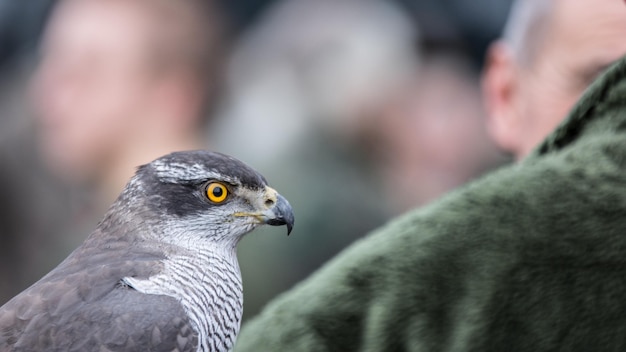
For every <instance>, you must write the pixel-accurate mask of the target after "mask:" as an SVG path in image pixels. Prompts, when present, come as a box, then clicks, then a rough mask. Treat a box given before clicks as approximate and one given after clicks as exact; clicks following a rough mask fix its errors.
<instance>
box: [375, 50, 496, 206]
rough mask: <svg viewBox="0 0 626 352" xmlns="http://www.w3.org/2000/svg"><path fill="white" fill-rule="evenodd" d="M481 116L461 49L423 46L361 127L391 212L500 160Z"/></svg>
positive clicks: (477, 86)
mask: <svg viewBox="0 0 626 352" xmlns="http://www.w3.org/2000/svg"><path fill="white" fill-rule="evenodd" d="M450 102H454V103H453V104H451V103H450ZM484 118H485V111H484V108H483V106H482V105H481V98H480V84H479V79H478V74H477V73H476V72H475V69H473V68H472V67H471V66H470V63H469V60H468V59H467V57H466V56H465V54H464V53H463V51H462V50H460V49H453V48H447V49H442V48H437V49H428V51H424V52H423V54H422V59H421V60H420V67H419V70H417V72H416V73H415V74H414V75H413V78H412V79H411V80H410V81H409V82H407V84H406V85H405V86H402V87H400V88H399V89H398V93H397V94H395V95H394V96H392V97H391V99H390V101H389V102H388V103H387V104H385V106H384V107H383V108H382V110H381V112H380V114H379V115H378V116H375V117H373V118H371V119H370V121H369V122H368V124H369V127H368V128H367V129H369V130H370V131H369V132H367V133H365V139H366V140H368V144H369V145H370V148H371V149H373V151H372V153H373V154H374V155H375V159H376V161H377V164H378V166H377V167H376V170H377V171H378V172H379V173H381V176H380V177H379V179H380V180H381V181H382V184H383V187H384V194H385V195H386V197H387V198H388V199H389V203H390V206H391V207H392V209H393V211H394V213H395V214H400V213H403V212H405V211H407V210H409V209H411V208H413V207H416V206H423V205H425V204H427V203H430V202H431V201H433V200H435V199H437V198H439V197H440V196H441V195H443V194H444V193H446V192H448V191H450V190H452V189H454V188H456V187H458V186H460V185H462V184H463V183H465V182H467V181H469V180H471V179H472V178H474V177H476V176H478V175H480V174H482V173H483V172H485V171H486V170H489V169H491V168H493V167H495V166H496V165H498V164H500V163H502V162H503V161H504V158H503V157H502V155H501V153H500V152H499V151H498V149H497V147H496V146H495V144H494V143H493V142H491V140H490V139H489V137H488V135H487V129H486V128H485V122H484Z"/></svg>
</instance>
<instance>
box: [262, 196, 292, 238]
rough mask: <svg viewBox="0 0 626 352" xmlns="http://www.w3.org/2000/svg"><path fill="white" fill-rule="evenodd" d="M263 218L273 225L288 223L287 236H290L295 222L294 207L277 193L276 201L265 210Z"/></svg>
mask: <svg viewBox="0 0 626 352" xmlns="http://www.w3.org/2000/svg"><path fill="white" fill-rule="evenodd" d="M263 220H264V222H265V223H266V224H268V225H271V226H282V225H287V236H289V234H290V233H291V230H292V229H293V223H294V216H293V209H291V205H289V202H288V201H287V199H285V197H283V196H281V195H280V194H276V202H275V203H274V205H273V206H272V207H271V208H269V209H267V210H266V211H264V212H263Z"/></svg>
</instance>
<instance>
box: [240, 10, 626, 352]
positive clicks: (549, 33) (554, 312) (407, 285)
mask: <svg viewBox="0 0 626 352" xmlns="http://www.w3.org/2000/svg"><path fill="white" fill-rule="evenodd" d="M512 28H516V31H514V32H515V33H516V34H517V35H516V36H511V35H512V34H511V33H512V32H511V31H512V30H513V29H512ZM625 35H626V6H624V3H623V2H621V1H619V2H618V1H608V0H607V1H592V0H584V1H576V2H574V1H567V0H553V1H545V0H537V1H530V0H518V1H517V3H516V5H515V6H514V7H513V10H512V12H511V15H510V18H509V22H508V27H507V31H506V32H505V36H504V38H503V41H502V42H500V43H501V44H496V46H495V47H494V49H492V50H494V52H492V54H491V56H490V61H489V64H488V67H487V68H486V73H485V80H484V86H485V99H486V101H487V105H488V106H487V107H488V109H489V113H490V121H489V124H488V127H489V129H490V132H491V133H492V134H493V135H494V138H495V140H496V142H497V143H498V144H499V145H501V146H502V147H503V148H505V149H507V150H510V151H511V152H512V153H513V154H514V155H515V157H516V158H517V159H518V160H519V162H518V163H517V164H515V165H511V166H510V167H507V168H502V169H500V170H498V171H496V172H494V173H491V174H489V175H487V176H486V177H483V178H481V179H479V180H477V181H475V182H472V183H471V184H469V185H467V186H465V187H462V188H460V189H457V190H456V191H454V192H453V193H451V194H449V195H448V196H446V197H444V198H442V199H440V200H438V201H436V202H434V203H432V204H431V205H429V206H427V207H424V208H422V209H419V210H415V211H412V212H410V213H408V214H407V215H405V216H403V217H401V218H399V219H397V220H395V221H393V222H392V223H390V224H389V225H387V226H385V227H383V228H381V229H380V230H378V231H375V232H374V233H373V234H371V235H370V236H369V237H367V238H365V239H363V240H361V241H359V242H358V243H356V244H355V245H353V246H351V247H350V248H348V249H347V250H346V251H344V252H343V253H342V254H340V255H339V256H337V257H336V258H334V259H333V260H332V261H330V262H329V263H328V264H327V265H326V266H325V267H323V268H322V269H321V270H319V271H318V272H316V273H315V274H313V275H312V276H311V277H310V278H309V279H307V280H306V281H304V282H302V283H300V284H299V285H298V286H296V287H295V288H294V289H292V290H291V291H290V292H287V293H285V294H283V295H281V296H280V297H279V298H277V299H276V300H275V301H273V302H271V303H270V304H269V305H268V306H267V307H266V308H265V309H264V311H263V312H262V313H261V315H260V316H258V317H257V318H255V319H253V320H252V321H250V322H248V323H247V324H246V325H245V326H244V328H243V329H242V332H241V334H240V336H239V338H238V341H237V345H236V348H235V350H236V351H281V350H289V351H326V350H364V351H389V350H411V351H422V350H427V351H448V350H454V351H533V352H534V351H554V350H567V351H616V350H623V349H624V348H626V343H625V340H624V339H623V336H624V328H623V327H624V324H625V323H626V318H625V317H624V314H623V312H624V310H625V309H626V305H625V304H624V302H623V300H622V299H621V298H622V297H623V296H624V295H625V294H626V282H625V281H624V277H625V275H626V260H625V259H624V258H626V242H625V241H624V236H623V233H622V232H623V229H624V228H626V221H625V220H624V217H623V213H624V211H626V179H625V178H624V177H623V174H624V171H626V170H625V168H626V164H625V163H624V160H626V138H625V136H624V134H623V133H622V132H623V128H624V126H625V125H626V102H625V101H624V99H623V97H624V95H626V57H623V55H624V54H625V53H626V41H624V40H623V38H624V37H625ZM513 38H518V39H519V38H523V40H521V41H516V40H514V39H513ZM504 43H507V44H504ZM507 47H509V49H505V48H507ZM512 48H515V50H511V49H512ZM508 50H511V51H510V53H511V54H512V53H517V55H505V53H509V51H508ZM620 57H622V59H621V60H619V61H618V63H616V64H614V65H613V66H612V68H611V69H610V70H608V72H605V73H604V74H603V75H602V76H601V77H600V78H599V79H598V80H597V81H596V82H595V83H594V84H592V85H591V88H590V89H589V90H588V91H587V92H586V94H584V95H583V96H582V98H580V97H581V94H582V93H583V91H584V90H585V88H586V87H587V86H588V85H589V83H590V82H591V81H592V80H593V79H594V77H595V76H596V75H598V73H600V72H602V71H603V69H604V68H605V67H606V65H610V64H611V62H613V61H615V60H618V59H620ZM511 60H516V61H513V62H512V61H511ZM522 60H525V61H522ZM514 63H517V64H514ZM577 99H579V100H578V102H577V103H576V101H577ZM452 103H453V102H451V104H452ZM572 106H574V108H573V109H572ZM570 109H571V111H570V113H569V115H568V114H567V111H568V110H570ZM515 123H517V125H515ZM559 123H560V124H561V125H560V126H559V127H558V128H557V129H556V130H554V131H552V134H550V131H551V130H552V129H554V128H555V126H556V125H558V124H559ZM511 126H516V127H517V129H512V128H510V127H511ZM547 134H548V136H547V137H546V135H547ZM542 138H544V139H543V142H542ZM533 150H534V151H533ZM531 151H532V152H531Z"/></svg>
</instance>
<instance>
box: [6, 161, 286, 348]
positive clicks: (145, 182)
mask: <svg viewBox="0 0 626 352" xmlns="http://www.w3.org/2000/svg"><path fill="white" fill-rule="evenodd" d="M293 223H294V216H293V212H292V209H291V206H290V205H289V203H288V202H287V200H286V199H285V198H283V197H282V196H281V195H279V194H278V193H277V192H276V191H275V190H274V189H272V188H270V187H269V186H268V185H267V182H266V180H265V179H264V178H263V176H261V175H260V174H259V173H258V172H256V171H255V170H253V169H252V168H250V167H249V166H247V165H245V164H244V163H242V162H240V161H238V160H236V159H234V158H231V157H229V156H226V155H223V154H218V153H212V152H207V151H190V152H177V153H172V154H169V155H166V156H164V157H161V158H159V159H157V160H155V161H153V162H151V163H149V164H146V165H144V166H141V167H139V168H138V170H137V172H136V174H135V176H134V177H133V178H132V179H131V180H130V182H129V183H128V184H127V185H126V187H125V189H124V191H123V192H122V194H121V195H120V196H119V197H118V199H117V200H116V201H115V203H114V204H113V205H112V206H111V208H110V209H109V210H108V212H107V213H106V215H105V217H104V219H103V220H102V221H101V222H100V223H99V225H98V226H97V228H96V230H95V231H94V232H93V233H92V234H91V235H90V236H89V237H88V238H87V239H86V240H85V242H84V243H83V244H82V245H81V246H80V247H78V248H77V249H76V250H75V251H74V252H72V253H71V254H70V256H69V257H68V258H66V259H65V260H64V261H63V262H62V263H61V264H59V266H57V267H56V268H55V269H54V270H52V271H51V272H50V273H48V274H47V275H46V276H44V277H43V278H42V279H41V280H39V281H38V282H36V283H35V284H33V285H32V286H31V287H29V288H28V289H26V290H25V291H24V292H22V293H21V294H19V295H18V296H16V297H14V298H13V299H12V300H10V301H9V302H7V303H6V304H5V305H4V306H2V307H0V351H2V352H5V351H64V352H66V351H99V352H105V351H180V352H182V351H194V352H195V351H203V352H204V351H228V350H230V349H231V347H232V346H233V344H234V341H235V338H236V335H237V333H238V331H239V325H240V320H241V315H242V310H243V308H242V304H243V292H242V283H241V275H240V272H239V265H238V263H237V258H236V248H235V247H236V245H237V243H238V241H239V240H240V239H241V237H242V236H243V235H245V234H246V233H248V232H250V231H251V230H253V229H254V228H255V227H257V226H259V225H260V224H269V225H276V226H277V225H286V226H287V230H288V233H287V234H289V232H290V231H291V229H292V227H293Z"/></svg>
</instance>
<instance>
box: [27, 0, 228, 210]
mask: <svg viewBox="0 0 626 352" xmlns="http://www.w3.org/2000/svg"><path fill="white" fill-rule="evenodd" d="M224 21H225V19H224V18H223V16H222V14H221V13H220V12H219V11H217V6H216V5H215V4H214V3H213V2H212V1H202V0H185V1H175V2H172V1H166V0H157V1H148V0H133V1H127V0H113V1H110V0H106V1H105V0H63V1H61V2H60V3H59V5H58V7H57V8H56V9H55V10H54V13H53V15H52V18H51V20H50V23H49V24H48V26H47V30H46V33H45V34H44V38H43V43H42V46H41V47H42V49H41V52H42V56H41V62H40V64H39V68H38V70H37V72H36V75H35V78H34V102H35V104H36V108H37V117H38V120H39V142H40V149H41V153H42V155H43V156H44V160H45V161H46V163H47V165H48V166H49V167H50V168H51V169H52V170H54V171H55V172H56V173H57V174H59V175H60V176H61V177H62V178H63V179H66V180H68V181H70V182H72V183H75V184H79V185H82V187H84V188H88V189H89V192H90V193H92V194H95V195H96V199H97V203H98V208H99V209H102V207H103V206H108V204H110V202H111V201H112V200H113V197H114V196H115V195H116V194H118V193H119V191H120V190H121V188H122V187H123V185H124V183H125V181H126V180H127V179H128V178H129V177H130V175H132V173H133V171H134V168H136V167H137V166H138V165H141V164H143V163H145V162H148V161H150V160H152V159H154V158H156V157H158V156H160V155H163V154H166V153H169V152H171V151H175V150H184V149H198V148H203V147H205V146H206V141H205V129H204V128H203V127H204V124H205V123H206V122H207V121H208V120H210V116H209V115H210V111H211V108H212V104H213V101H212V95H213V94H214V93H215V90H216V88H217V76H218V75H219V73H220V67H221V65H220V64H221V62H222V61H223V57H224V54H225V53H224V49H225V48H224V44H225V38H224V26H223V22H224Z"/></svg>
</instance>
